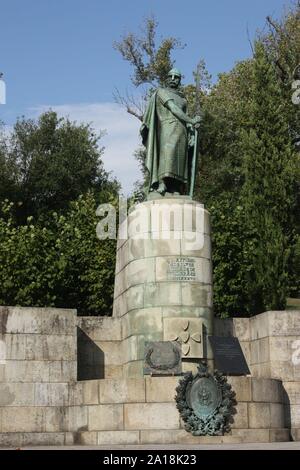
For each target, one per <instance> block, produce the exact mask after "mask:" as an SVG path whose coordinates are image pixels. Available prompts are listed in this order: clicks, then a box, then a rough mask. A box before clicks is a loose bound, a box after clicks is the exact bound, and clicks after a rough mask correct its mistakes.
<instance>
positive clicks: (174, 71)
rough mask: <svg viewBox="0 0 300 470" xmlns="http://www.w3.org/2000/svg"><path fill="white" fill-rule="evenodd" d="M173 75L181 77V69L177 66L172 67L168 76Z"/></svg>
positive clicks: (171, 76)
mask: <svg viewBox="0 0 300 470" xmlns="http://www.w3.org/2000/svg"><path fill="white" fill-rule="evenodd" d="M173 77H178V78H180V79H181V72H180V70H178V69H176V68H173V69H171V70H170V72H169V73H168V78H173Z"/></svg>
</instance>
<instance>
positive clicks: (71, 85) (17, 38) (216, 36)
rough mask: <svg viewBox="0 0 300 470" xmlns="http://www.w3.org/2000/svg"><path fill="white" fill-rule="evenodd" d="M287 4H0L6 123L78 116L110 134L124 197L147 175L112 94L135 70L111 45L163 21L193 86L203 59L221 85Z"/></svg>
mask: <svg viewBox="0 0 300 470" xmlns="http://www.w3.org/2000/svg"><path fill="white" fill-rule="evenodd" d="M290 4H291V2H289V1H288V0H287V1H284V0H250V1H249V0H210V1H209V0H186V1H185V2H184V1H182V0H181V1H179V0H123V1H121V0H0V71H2V72H3V73H4V78H5V82H6V86H7V103H6V105H0V120H3V121H4V122H5V123H6V124H7V125H8V126H11V125H12V124H13V123H14V121H15V119H16V117H17V116H20V115H23V114H24V115H25V116H27V117H36V116H37V115H38V114H39V113H40V112H41V111H43V110H45V109H49V108H50V107H51V108H52V109H56V110H57V111H58V113H59V114H62V115H66V114H67V115H68V116H69V117H70V118H71V119H73V120H77V121H84V122H92V124H93V126H94V127H95V129H97V130H99V129H106V130H107V135H106V137H105V138H104V140H103V143H104V145H105V146H106V152H105V156H104V161H105V166H106V168H107V169H108V170H111V171H113V173H114V174H115V175H116V176H117V177H118V178H119V179H120V180H121V182H122V184H123V189H124V191H125V192H127V191H129V190H130V189H131V188H132V184H133V182H134V181H135V180H136V179H137V178H138V177H139V174H138V170H137V168H136V162H135V161H134V158H133V157H132V152H133V150H134V148H136V147H137V145H138V142H139V140H138V127H139V122H138V121H137V120H135V118H133V117H131V116H129V115H127V114H126V113H125V112H124V111H123V110H121V109H120V108H119V107H118V106H117V105H116V104H115V103H114V100H113V91H114V88H115V87H117V88H118V89H120V91H124V90H126V89H129V90H130V88H131V83H130V73H131V70H130V68H129V66H128V65H127V63H126V62H124V61H123V60H122V58H121V57H120V55H119V54H118V53H117V52H116V51H115V50H114V49H113V48H112V43H113V41H115V40H118V39H119V38H120V36H121V35H123V34H124V33H126V32H128V31H133V32H138V31H139V27H140V25H141V23H142V21H143V19H144V18H145V17H147V16H149V15H150V14H154V15H155V17H156V19H157V20H158V22H159V30H158V31H159V36H170V35H171V36H175V37H178V38H180V39H181V40H182V42H183V43H185V44H186V47H185V48H184V49H183V50H179V51H176V53H175V54H174V58H175V59H176V65H177V66H178V67H179V68H180V69H181V70H182V72H183V74H184V75H185V81H186V82H188V81H190V80H191V77H192V70H193V69H194V68H195V65H196V64H197V62H198V60H199V59H200V58H203V59H205V61H206V64H207V68H208V70H209V72H210V73H211V74H212V75H213V77H214V78H215V79H216V77H217V74H218V73H220V72H224V71H228V70H230V69H231V68H232V67H233V65H234V63H235V62H236V61H238V60H241V59H243V58H246V57H249V56H250V55H251V48H250V45H249V40H248V37H247V29H248V31H249V35H250V37H251V38H252V39H253V38H254V36H255V33H256V31H257V29H260V30H261V29H263V28H264V27H265V23H266V21H265V18H266V16H267V15H272V16H274V17H280V16H281V14H282V13H283V12H284V9H285V7H288V6H289V5H290Z"/></svg>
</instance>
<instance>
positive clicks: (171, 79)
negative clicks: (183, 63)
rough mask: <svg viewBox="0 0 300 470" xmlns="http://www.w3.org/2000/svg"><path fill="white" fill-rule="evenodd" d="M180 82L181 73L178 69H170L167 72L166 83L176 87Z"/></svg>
mask: <svg viewBox="0 0 300 470" xmlns="http://www.w3.org/2000/svg"><path fill="white" fill-rule="evenodd" d="M180 82H181V73H180V71H179V70H178V69H175V68H173V69H171V70H170V72H169V73H168V78H167V84H168V86H170V87H171V88H177V87H178V86H179V85H180Z"/></svg>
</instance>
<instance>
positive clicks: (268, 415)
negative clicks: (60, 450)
mask: <svg viewBox="0 0 300 470" xmlns="http://www.w3.org/2000/svg"><path fill="white" fill-rule="evenodd" d="M179 380H180V378H179V377H147V378H137V379H128V378H123V379H104V380H89V381H82V382H77V383H73V384H69V389H68V393H67V395H66V400H67V402H66V404H65V406H57V405H55V404H53V406H49V402H48V404H47V405H46V403H45V406H33V404H32V405H31V406H22V405H21V404H20V406H16V404H15V403H12V405H11V406H6V407H2V408H1V409H0V412H1V416H2V427H1V430H2V432H1V433H0V445H1V446H15V447H21V446H25V445H47V444H48V445H71V444H81V445H110V444H111V445H115V444H119V445H123V444H124V445H125V444H210V443H211V444H216V443H239V442H274V441H288V440H290V432H289V430H288V429H286V428H285V426H286V424H285V423H286V418H285V403H284V394H283V389H282V385H281V382H280V381H279V380H272V379H261V378H252V377H229V382H230V383H231V384H232V387H233V389H234V391H235V392H236V399H237V402H238V404H237V406H236V411H237V412H236V414H235V415H234V420H233V423H232V429H231V431H230V433H229V434H227V435H225V436H212V437H209V436H205V437H194V436H192V435H191V434H190V433H188V432H187V431H185V429H184V424H183V422H182V420H181V419H180V415H179V413H178V411H177V409H176V404H175V401H174V396H175V393H176V391H175V388H176V386H177V384H178V381H179Z"/></svg>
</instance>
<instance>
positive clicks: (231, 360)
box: [209, 336, 250, 375]
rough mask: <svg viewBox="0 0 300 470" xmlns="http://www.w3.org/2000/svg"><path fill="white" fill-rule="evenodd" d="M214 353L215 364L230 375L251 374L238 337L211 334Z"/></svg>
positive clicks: (210, 338) (210, 339)
mask: <svg viewBox="0 0 300 470" xmlns="http://www.w3.org/2000/svg"><path fill="white" fill-rule="evenodd" d="M209 341H210V344H211V347H212V350H213V353H214V359H215V363H216V364H215V366H216V368H217V369H218V370H220V371H222V372H223V373H225V374H230V375H247V374H250V370H249V368H248V365H247V362H246V359H245V356H244V354H243V351H242V348H241V345H240V342H239V340H238V338H235V337H233V336H225V337H224V336H209Z"/></svg>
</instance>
